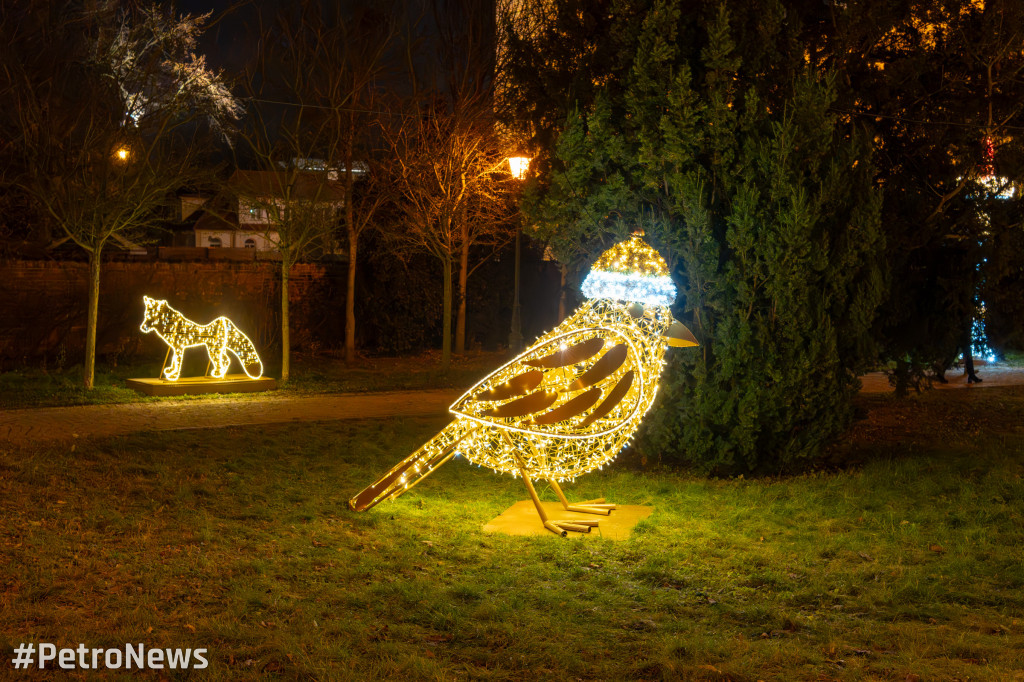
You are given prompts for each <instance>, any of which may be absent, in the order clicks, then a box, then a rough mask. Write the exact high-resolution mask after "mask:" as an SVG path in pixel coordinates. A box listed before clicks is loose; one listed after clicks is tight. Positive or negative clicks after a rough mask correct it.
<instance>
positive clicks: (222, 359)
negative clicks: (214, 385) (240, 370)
mask: <svg viewBox="0 0 1024 682" xmlns="http://www.w3.org/2000/svg"><path fill="white" fill-rule="evenodd" d="M207 352H209V353H210V360H211V361H212V362H213V374H212V376H213V378H214V379H223V378H224V375H225V374H227V373H228V366H229V365H230V364H231V358H229V357H228V352H227V350H226V349H224V348H221V349H220V350H219V351H218V352H216V353H214V352H212V351H210V350H209V347H207Z"/></svg>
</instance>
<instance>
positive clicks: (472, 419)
mask: <svg viewBox="0 0 1024 682" xmlns="http://www.w3.org/2000/svg"><path fill="white" fill-rule="evenodd" d="M595 268H602V269H603V271H604V273H605V274H618V275H622V276H632V277H635V278H638V279H640V280H642V282H643V283H646V282H647V280H649V279H651V280H653V279H658V278H666V279H667V278H668V268H667V267H666V266H665V262H664V260H662V259H661V257H660V256H659V255H658V254H657V252H656V251H654V249H652V248H651V247H650V246H648V245H647V244H645V243H644V242H643V240H642V239H640V238H639V237H638V236H637V237H634V238H633V239H631V240H629V242H627V243H626V244H624V245H623V244H620V245H617V246H616V247H614V248H612V249H610V250H609V251H608V252H606V253H605V254H604V255H603V256H602V257H601V259H599V260H598V263H597V265H595ZM642 289H643V286H632V287H625V288H624V289H623V291H629V292H637V291H641V290H642ZM592 290H593V289H592ZM585 292H586V289H585ZM644 295H645V296H647V294H646V293H645V294H644ZM667 296H668V290H667V288H665V287H662V289H661V290H660V293H659V294H658V295H656V296H651V297H650V298H652V299H654V300H655V302H654V303H650V304H648V305H647V306H646V307H645V306H643V305H637V303H638V301H639V300H641V299H637V298H632V299H628V298H626V299H622V300H614V299H613V298H612V297H610V296H601V297H597V298H592V299H591V300H588V301H586V302H585V303H584V304H583V305H582V306H581V307H580V309H579V310H577V311H576V313H575V314H574V315H572V316H571V317H570V318H568V319H566V320H565V321H564V322H562V324H560V325H559V326H558V327H557V328H555V329H554V330H552V331H550V332H548V333H547V334H545V335H544V336H542V337H541V338H539V339H538V340H537V342H536V343H534V344H533V346H531V347H530V349H529V350H527V351H526V352H524V353H523V354H521V355H519V356H518V357H517V358H515V359H514V360H512V361H511V362H509V363H507V364H506V365H504V366H503V367H501V368H499V369H498V370H497V371H495V372H493V373H492V374H491V375H490V376H488V377H487V378H485V379H484V380H483V381H481V382H480V383H478V384H477V385H476V386H474V387H473V388H471V389H470V390H469V391H467V392H466V393H465V394H463V395H462V397H460V398H459V399H458V400H457V401H455V403H454V404H453V405H452V406H451V408H450V412H451V413H452V414H453V415H454V416H455V420H454V421H453V422H452V423H451V424H450V425H449V426H448V427H447V428H445V429H444V431H442V432H441V433H440V434H438V435H437V436H436V437H434V438H433V439H431V440H430V441H428V442H427V443H426V444H425V445H423V446H422V447H421V448H420V449H419V450H417V451H416V452H414V453H413V454H412V455H411V456H409V457H408V458H406V459H405V460H404V461H402V462H401V463H399V464H398V465H397V466H395V467H394V468H393V469H391V471H389V472H388V473H387V474H385V475H384V476H383V477H382V478H381V479H380V480H378V481H377V482H376V483H374V484H373V485H371V486H370V487H368V488H366V489H365V490H363V491H362V492H360V493H359V494H358V495H356V496H355V497H353V498H352V499H351V500H350V501H349V505H350V506H351V507H352V508H353V509H355V510H357V511H362V510H365V509H369V508H370V507H373V506H374V505H376V504H377V503H379V502H381V501H382V500H385V499H394V498H395V497H398V496H399V495H401V494H402V493H403V492H405V491H406V490H408V489H409V488H410V487H412V486H413V485H415V484H416V483H418V482H419V481H420V480H422V479H423V478H425V477H426V476H427V475H428V474H430V473H431V472H432V471H434V470H435V469H436V468H437V467H438V466H440V465H441V464H443V463H444V462H446V461H448V459H450V458H451V457H453V456H455V455H462V456H464V457H465V458H466V459H467V460H469V461H470V462H472V463H474V464H477V465H480V466H486V467H489V468H491V469H493V470H494V471H496V472H500V473H509V474H512V475H513V476H522V477H523V478H524V482H525V483H526V484H527V487H528V488H529V490H530V494H531V497H533V499H534V502H535V504H536V506H537V510H538V513H539V514H540V516H541V519H542V521H543V522H544V525H545V527H546V528H548V529H550V530H552V531H554V532H556V533H559V534H561V535H565V531H567V530H573V531H587V530H589V529H590V528H591V527H593V526H594V525H596V522H593V521H586V522H579V521H565V522H563V521H549V520H548V519H547V516H546V514H545V512H544V510H543V508H542V507H541V505H540V502H539V499H538V498H537V496H536V492H535V490H534V489H533V485H532V483H531V479H544V480H547V481H548V482H549V483H550V484H551V486H552V488H553V489H554V490H555V491H556V493H557V494H558V496H559V498H560V499H561V501H562V504H563V506H564V507H565V508H566V509H568V510H570V511H584V512H590V513H595V514H607V513H609V511H610V510H611V509H613V508H614V505H606V504H599V503H587V504H582V505H570V504H569V503H568V502H567V501H566V499H565V497H564V495H562V493H561V489H560V488H559V487H558V483H559V482H562V481H567V480H569V481H571V480H574V479H575V478H576V477H577V476H580V475H582V474H585V473H588V472H590V471H594V470H595V469H600V468H601V467H603V466H604V465H605V464H608V463H609V462H610V461H611V460H612V459H614V458H615V456H616V455H617V454H618V453H619V452H620V451H621V450H622V449H623V448H624V447H625V446H626V445H628V444H629V442H630V439H631V438H632V437H633V434H634V433H635V432H636V430H637V428H638V427H639V426H640V422H641V420H642V419H643V417H644V415H645V414H646V413H647V411H648V410H650V408H651V405H652V404H653V402H654V398H655V396H656V394H657V390H658V382H659V380H660V378H661V373H662V370H663V369H664V366H665V362H664V356H665V351H666V350H667V349H668V347H669V346H680V347H685V346H696V345H697V342H696V340H695V339H694V338H693V335H692V334H690V332H689V330H687V329H686V328H685V327H683V325H682V324H680V323H679V322H677V321H673V319H672V314H671V312H669V309H668V303H669V302H671V300H674V298H675V297H674V288H673V292H672V298H671V300H669V299H667V298H666V297H667ZM661 301H667V302H661Z"/></svg>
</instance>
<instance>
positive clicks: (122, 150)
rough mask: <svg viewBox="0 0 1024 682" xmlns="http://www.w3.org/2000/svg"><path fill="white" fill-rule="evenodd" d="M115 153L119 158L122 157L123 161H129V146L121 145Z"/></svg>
mask: <svg viewBox="0 0 1024 682" xmlns="http://www.w3.org/2000/svg"><path fill="white" fill-rule="evenodd" d="M115 155H116V156H117V158H118V159H120V160H121V161H127V160H128V156H129V151H128V148H127V147H121V148H120V149H118V150H117V151H116V152H115Z"/></svg>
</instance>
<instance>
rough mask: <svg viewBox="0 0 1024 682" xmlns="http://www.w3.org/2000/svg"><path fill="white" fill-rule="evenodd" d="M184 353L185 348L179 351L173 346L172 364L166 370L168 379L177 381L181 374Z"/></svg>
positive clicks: (165, 374) (165, 373)
mask: <svg viewBox="0 0 1024 682" xmlns="http://www.w3.org/2000/svg"><path fill="white" fill-rule="evenodd" d="M184 354H185V349H184V348H182V349H181V350H180V351H179V350H178V349H177V348H174V347H171V366H170V367H168V368H167V369H165V370H164V376H165V377H167V380H168V381H177V380H178V377H179V376H180V375H181V358H182V356H183V355H184Z"/></svg>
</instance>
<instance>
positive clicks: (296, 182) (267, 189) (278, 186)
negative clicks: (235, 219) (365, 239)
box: [228, 169, 345, 203]
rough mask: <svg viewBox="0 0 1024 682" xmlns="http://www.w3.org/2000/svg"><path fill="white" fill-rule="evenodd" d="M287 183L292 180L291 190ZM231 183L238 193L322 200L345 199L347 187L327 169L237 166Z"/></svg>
mask: <svg viewBox="0 0 1024 682" xmlns="http://www.w3.org/2000/svg"><path fill="white" fill-rule="evenodd" d="M288 183H291V188H290V191H289V188H288V186H287V185H288ZM228 187H229V188H230V189H231V190H232V191H233V192H234V193H235V194H238V195H249V196H255V197H279V198H282V199H284V198H286V197H289V198H291V199H303V200H311V201H323V202H325V203H335V202H342V201H344V200H345V189H344V187H343V186H342V184H341V183H340V182H338V181H337V180H329V179H328V177H327V174H326V173H324V172H314V171H296V170H292V169H289V170H287V171H281V172H274V171H251V170H236V171H235V172H234V173H232V174H231V177H230V178H229V179H228Z"/></svg>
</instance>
